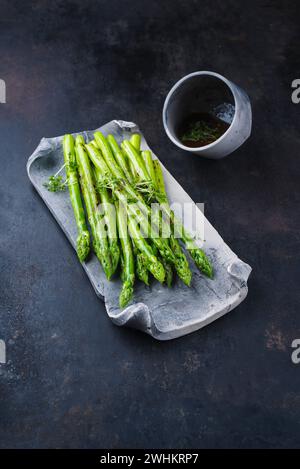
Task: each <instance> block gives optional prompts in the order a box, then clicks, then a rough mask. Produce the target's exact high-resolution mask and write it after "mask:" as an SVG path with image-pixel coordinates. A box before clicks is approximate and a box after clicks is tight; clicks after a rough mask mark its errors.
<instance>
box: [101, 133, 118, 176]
mask: <svg viewBox="0 0 300 469" xmlns="http://www.w3.org/2000/svg"><path fill="white" fill-rule="evenodd" d="M94 137H95V140H96V143H97V145H98V147H99V149H100V150H101V153H102V155H103V158H104V160H105V162H106V165H107V166H108V168H109V171H110V172H111V173H112V174H113V176H114V177H115V178H117V179H125V174H124V172H123V170H122V169H121V167H120V166H119V165H118V164H117V162H116V160H115V158H114V155H113V153H112V151H111V149H110V146H109V144H108V142H107V140H106V138H105V137H104V135H103V134H102V133H101V132H95V133H94Z"/></svg>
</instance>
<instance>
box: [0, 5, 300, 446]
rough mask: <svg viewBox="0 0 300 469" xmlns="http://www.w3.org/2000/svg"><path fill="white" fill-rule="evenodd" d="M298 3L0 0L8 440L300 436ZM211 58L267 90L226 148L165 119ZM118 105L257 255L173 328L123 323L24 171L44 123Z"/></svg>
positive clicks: (209, 210)
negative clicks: (162, 335)
mask: <svg viewBox="0 0 300 469" xmlns="http://www.w3.org/2000/svg"><path fill="white" fill-rule="evenodd" d="M299 6H300V4H299V2H297V1H291V0H288V1H285V2H282V1H279V0H278V1H268V0H265V1H253V0H252V1H245V2H239V1H232V0H231V1H226V2H224V1H221V0H218V1H214V0H209V1H206V0H205V1H204V0H203V1H197V0H195V1H192V0H184V1H183V0H182V1H179V0H169V1H164V0H162V1H142V0H131V1H125V0H110V1H86V0H85V1H82V0H80V1H68V0H55V1H54V0H53V1H44V0H40V1H33V2H24V1H21V0H10V1H3V0H2V1H0V8H1V15H0V57H1V60H0V78H2V79H4V80H5V81H6V85H7V103H6V104H0V136H1V139H0V142H1V144H0V155H1V164H0V168H1V173H0V181H1V182H0V217H1V218H0V249H1V258H0V266H1V278H0V294H1V306H0V338H1V339H5V340H6V343H7V358H8V363H7V364H6V365H0V446H1V447H68V448H69V447H80V448H88V447H91V448H92V447H109V448H110V447H142V448H143V447H144V448H149V447H157V448H160V447H180V448H184V447H186V448H189V447H194V448H196V447H197V448H202V447H232V446H233V447H296V446H299V443H300V433H299V423H300V365H299V366H298V367H297V366H296V365H293V364H292V362H291V358H290V355H291V352H292V349H291V342H292V340H293V339H294V338H297V337H300V305H299V300H300V296H299V281H300V277H299V258H300V254H299V244H300V243H299V241H300V235H299V229H300V222H299V176H300V160H299V156H300V125H299V114H300V104H299V105H298V106H297V105H295V104H292V102H291V81H292V80H293V79H294V78H300V59H299V57H300V45H299V44H300V33H299V13H300V11H299V10H300V9H299ZM199 69H200V70H201V69H202V70H203V69H208V70H215V71H217V72H219V73H222V74H224V75H226V76H227V77H228V78H230V79H232V80H233V81H234V82H236V83H237V84H240V85H241V86H242V87H243V88H244V89H246V90H247V92H248V93H249V95H250V98H251V102H252V105H253V116H254V122H253V124H254V125H253V133H252V136H251V138H250V140H249V141H248V142H247V143H246V144H245V145H244V146H243V147H242V148H240V149H239V150H238V151H237V152H236V153H235V154H233V155H232V156H230V157H228V158H226V159H224V160H223V161H217V162H214V161H205V160H202V159H201V158H200V157H199V158H197V157H193V156H189V155H188V154H185V153H184V152H182V151H180V150H179V149H177V148H175V147H174V146H173V145H172V144H171V143H170V141H169V140H168V138H167V137H166V135H165V133H164V131H163V127H162V121H161V111H162V105H163V101H164V98H165V95H166V93H167V91H168V90H169V88H170V87H171V86H172V85H173V84H174V82H175V81H176V80H177V79H179V78H180V77H182V76H183V75H185V74H187V73H189V72H192V71H195V70H199ZM113 118H119V119H125V120H132V121H134V122H137V123H138V124H139V125H140V127H141V129H143V131H144V133H145V136H146V138H147V140H148V142H149V144H150V145H151V146H152V148H153V149H154V150H155V152H156V153H157V154H159V155H160V158H161V159H162V161H163V162H164V164H166V166H167V167H168V169H169V170H170V172H171V173H172V174H173V175H174V176H175V177H176V178H177V179H178V181H179V182H180V183H181V184H182V185H183V187H184V188H185V189H186V190H187V191H188V192H189V194H190V195H191V196H192V198H193V199H194V200H195V201H197V202H198V201H199V202H205V203H206V215H207V216H208V218H209V220H210V221H211V222H212V223H213V225H214V226H215V227H216V228H217V230H218V231H219V232H220V234H221V235H222V236H223V238H224V239H225V240H226V242H228V244H229V245H230V246H231V247H232V248H233V250H234V251H235V252H236V253H237V254H238V255H239V256H240V257H241V258H242V259H243V260H245V261H246V262H248V263H250V264H251V265H252V267H253V273H252V276H251V278H250V281H249V295H248V298H247V299H246V300H245V302H244V303H243V304H242V305H241V306H240V307H238V308H237V309H236V310H235V311H234V312H233V313H231V314H229V315H228V316H226V317H224V318H222V319H220V320H218V321H216V322H215V323H214V324H212V325H210V326H208V327H206V328H205V329H203V330H201V331H199V332H196V333H193V334H192V335H190V336H187V337H184V338H182V339H177V340H175V341H171V342H168V343H159V342H155V341H154V340H152V339H151V338H149V337H147V336H146V335H143V334H142V333H138V332H135V331H131V330H124V329H118V328H117V327H115V326H113V325H112V323H111V322H110V321H109V320H108V318H107V316H106V313H105V309H104V306H103V304H102V303H101V301H100V300H98V299H97V298H96V296H95V294H94V292H93V289H92V287H91V285H90V283H89V281H88V279H87V277H86V275H85V274H84V271H83V269H82V268H81V266H80V264H79V263H78V261H77V259H76V256H75V253H74V252H73V250H72V248H71V246H70V245H69V244H68V242H67V240H66V238H65V237H64V235H63V233H62V232H61V230H60V229H59V227H58V225H57V224H56V223H55V221H54V219H53V218H52V216H51V215H50V213H49V212H48V210H47V209H46V207H45V206H44V204H43V202H42V200H41V199H40V198H39V196H38V195H37V194H36V193H35V192H34V190H33V189H32V187H31V185H30V183H29V180H28V178H27V175H26V171H25V164H26V161H27V158H28V156H29V155H30V154H31V153H32V151H33V150H34V149H35V147H36V146H37V144H38V142H39V140H40V138H41V137H43V136H48V137H52V136H55V135H60V134H62V133H64V132H71V131H77V130H81V129H87V128H91V129H92V128H95V127H97V126H99V125H101V124H103V123H104V122H107V121H109V120H111V119H113ZM199 301H201V298H199Z"/></svg>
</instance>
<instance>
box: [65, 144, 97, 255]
mask: <svg viewBox="0 0 300 469" xmlns="http://www.w3.org/2000/svg"><path fill="white" fill-rule="evenodd" d="M63 150H64V160H65V165H66V166H65V168H66V175H67V181H68V187H69V193H70V199H71V203H72V207H73V211H74V215H75V220H76V224H77V229H78V237H77V241H76V243H77V248H76V251H77V255H78V258H79V260H80V261H81V262H83V261H84V260H85V259H86V257H87V255H88V253H89V251H90V234H89V231H88V229H87V226H86V221H85V214H84V209H83V206H82V200H81V195H80V187H79V180H78V174H77V168H76V157H75V150H74V138H73V136H72V135H65V136H64V139H63Z"/></svg>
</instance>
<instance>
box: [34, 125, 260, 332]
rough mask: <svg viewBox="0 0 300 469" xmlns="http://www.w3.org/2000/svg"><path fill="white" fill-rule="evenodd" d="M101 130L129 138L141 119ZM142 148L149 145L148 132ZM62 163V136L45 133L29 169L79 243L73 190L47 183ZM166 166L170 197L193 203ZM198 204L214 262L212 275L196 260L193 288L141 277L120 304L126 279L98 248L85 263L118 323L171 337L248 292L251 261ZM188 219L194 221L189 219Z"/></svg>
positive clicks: (201, 322)
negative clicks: (111, 269) (103, 260)
mask: <svg viewBox="0 0 300 469" xmlns="http://www.w3.org/2000/svg"><path fill="white" fill-rule="evenodd" d="M98 130H101V131H102V132H103V133H104V134H105V135H108V134H109V133H112V134H113V135H114V136H115V137H116V139H117V140H118V141H119V143H120V141H122V139H123V138H129V137H130V134H131V133H132V132H137V131H139V129H138V127H137V126H136V124H134V123H132V122H125V121H118V120H114V121H112V122H109V123H107V124H105V125H103V126H101V127H99V129H98ZM82 134H83V135H84V136H85V138H86V141H90V140H92V139H93V131H82ZM141 148H142V149H143V150H146V149H150V148H149V146H148V145H147V143H146V141H145V139H144V137H142V142H141ZM154 156H155V155H154ZM62 165H63V154H62V137H54V138H47V139H46V138H43V139H42V141H41V143H40V145H39V146H38V147H37V149H36V150H35V151H34V153H33V154H32V155H31V156H30V158H29V160H28V163H27V172H28V176H29V178H30V180H31V182H32V183H33V185H34V187H35V188H36V190H37V191H38V193H39V194H40V196H41V197H42V198H43V200H44V201H45V203H46V205H47V206H48V208H49V209H50V211H51V212H52V214H53V215H54V217H55V218H56V220H57V221H58V223H59V225H60V226H61V228H62V229H63V231H64V232H65V234H66V236H67V238H68V239H69V240H70V241H71V244H72V245H73V247H75V246H76V237H77V229H76V223H75V220H74V216H73V213H72V206H71V203H70V200H69V195H68V193H67V192H65V193H54V194H53V193H51V192H48V191H47V189H46V188H45V187H44V183H45V181H47V180H48V178H49V176H51V175H52V174H55V173H56V172H57V171H58V169H59V168H60V167H61V166H62ZM163 171H164V179H165V184H166V190H167V193H168V197H169V200H170V203H171V204H172V203H176V204H179V205H180V206H182V207H184V205H185V204H188V203H192V201H191V199H190V197H189V196H188V195H187V193H186V192H185V191H184V190H183V189H182V187H181V186H180V185H179V184H178V182H177V181H176V180H175V179H174V178H173V177H172V176H171V175H170V173H169V172H168V171H167V170H166V169H165V168H163ZM195 210H198V211H199V212H198V217H197V222H198V225H197V226H196V227H195V229H198V231H199V232H201V231H202V230H201V224H203V225H204V238H205V241H204V245H203V247H204V250H205V251H206V253H207V255H208V256H209V258H210V259H211V262H212V264H213V267H214V272H215V274H214V279H213V280H210V279H207V278H206V277H205V276H204V275H201V274H200V273H199V271H198V269H197V268H195V266H193V264H192V263H191V268H192V271H193V279H192V284H191V287H190V288H188V287H186V286H185V285H183V284H182V282H180V281H179V280H176V282H175V283H174V285H173V287H172V289H169V288H167V287H166V286H162V285H161V284H160V283H159V282H157V281H156V282H152V283H151V285H150V286H149V287H146V286H145V285H144V284H142V283H141V282H137V283H136V286H135V292H134V298H133V301H132V302H131V304H130V305H129V306H127V308H125V309H123V310H120V309H119V293H120V289H121V285H122V283H121V281H120V280H119V279H116V280H112V281H110V282H108V281H107V280H106V278H105V275H104V272H103V270H102V268H101V266H100V264H99V262H98V260H97V258H96V256H95V255H94V254H93V255H92V256H90V258H89V259H88V260H87V261H86V262H84V263H83V267H84V269H85V271H86V273H87V275H88V277H89V279H90V281H91V283H92V285H93V287H94V289H95V291H96V293H97V295H98V296H100V297H101V298H103V299H104V301H105V306H106V310H107V313H108V315H109V317H110V319H111V320H112V321H113V322H114V323H115V324H117V325H118V326H129V327H132V328H134V329H140V330H141V331H143V332H146V333H147V334H150V335H151V336H152V337H154V338H156V339H160V340H169V339H173V338H176V337H180V336H182V335H185V334H188V333H190V332H193V331H195V330H197V329H200V328H201V327H204V326H206V325H207V324H209V323H210V322H212V321H214V320H215V319H218V318H219V317H221V316H223V315H224V314H226V313H228V312H229V311H231V310H232V309H233V308H235V307H236V306H237V305H238V304H240V303H241V301H243V299H244V298H245V297H246V295H247V292H248V288H247V280H248V276H249V274H250V272H251V268H250V266H249V265H248V264H245V263H244V262H242V261H241V260H240V259H238V257H237V256H236V255H235V254H234V253H233V252H232V251H231V250H230V249H229V247H228V246H226V244H225V243H224V241H223V240H222V238H221V237H220V236H219V235H218V233H217V232H216V230H214V228H213V227H212V226H211V225H210V223H209V222H208V221H207V220H206V219H205V217H204V216H202V214H201V213H200V210H199V209H196V207H195ZM186 223H189V220H188V219H187V220H186ZM190 224H191V220H190Z"/></svg>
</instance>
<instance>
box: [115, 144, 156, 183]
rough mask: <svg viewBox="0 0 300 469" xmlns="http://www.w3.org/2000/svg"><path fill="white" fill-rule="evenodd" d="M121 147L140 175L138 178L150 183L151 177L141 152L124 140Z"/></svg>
mask: <svg viewBox="0 0 300 469" xmlns="http://www.w3.org/2000/svg"><path fill="white" fill-rule="evenodd" d="M121 147H122V149H123V150H124V152H125V153H126V155H127V157H128V159H129V160H130V162H131V163H132V165H133V167H134V170H135V172H136V174H137V175H138V178H139V179H140V180H141V181H150V175H149V174H148V171H147V168H146V166H145V163H144V160H143V158H142V155H141V154H140V152H139V151H138V150H136V149H135V147H134V146H133V145H132V143H130V142H129V140H123V142H122V144H121Z"/></svg>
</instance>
